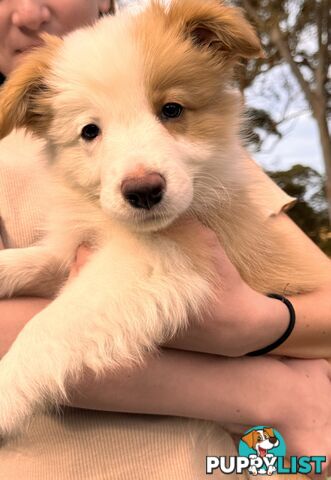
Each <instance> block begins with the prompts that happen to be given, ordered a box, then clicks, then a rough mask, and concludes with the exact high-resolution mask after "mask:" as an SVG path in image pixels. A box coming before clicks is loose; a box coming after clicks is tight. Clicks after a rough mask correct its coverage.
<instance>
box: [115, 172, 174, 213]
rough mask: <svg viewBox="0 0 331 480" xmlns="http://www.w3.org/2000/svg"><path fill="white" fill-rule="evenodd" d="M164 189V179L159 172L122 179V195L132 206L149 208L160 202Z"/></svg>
mask: <svg viewBox="0 0 331 480" xmlns="http://www.w3.org/2000/svg"><path fill="white" fill-rule="evenodd" d="M165 190H166V181H165V179H164V177H162V175H160V174H159V173H149V174H147V175H144V176H142V177H134V178H128V179H126V180H123V182H122V185H121V192H122V195H123V197H124V199H125V201H127V202H128V203H129V204H130V205H131V206H132V207H134V208H143V209H145V210H150V209H151V208H153V207H154V206H155V205H157V204H158V203H160V202H161V200H162V198H163V195H164V192H165Z"/></svg>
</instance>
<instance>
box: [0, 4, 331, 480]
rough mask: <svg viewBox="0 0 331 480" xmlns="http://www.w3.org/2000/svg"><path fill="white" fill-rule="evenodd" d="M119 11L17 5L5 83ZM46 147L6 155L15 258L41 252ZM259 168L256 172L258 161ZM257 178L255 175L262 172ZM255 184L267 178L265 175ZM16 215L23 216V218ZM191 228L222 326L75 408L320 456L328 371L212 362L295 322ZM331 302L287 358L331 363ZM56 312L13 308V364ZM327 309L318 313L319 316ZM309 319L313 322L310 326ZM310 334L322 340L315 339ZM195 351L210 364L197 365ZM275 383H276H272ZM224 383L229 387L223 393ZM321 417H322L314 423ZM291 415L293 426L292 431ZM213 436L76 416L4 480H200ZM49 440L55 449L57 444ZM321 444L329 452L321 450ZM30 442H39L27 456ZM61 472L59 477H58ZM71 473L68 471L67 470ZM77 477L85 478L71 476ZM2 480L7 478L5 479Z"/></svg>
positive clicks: (26, 304)
mask: <svg viewBox="0 0 331 480" xmlns="http://www.w3.org/2000/svg"><path fill="white" fill-rule="evenodd" d="M78 7H84V8H81V10H80V14H82V12H83V13H84V15H74V12H76V10H77V8H78ZM110 7H111V5H110V4H109V2H107V1H95V2H88V4H87V2H83V1H82V0H71V1H69V0H66V1H62V5H59V2H58V1H57V2H55V0H53V1H51V0H49V1H32V0H30V1H20V0H16V1H15V0H14V1H12V0H11V1H10V2H9V1H6V0H5V1H4V2H3V3H2V4H1V6H0V32H2V33H1V34H0V46H1V47H2V48H1V55H0V70H1V71H2V73H3V74H4V75H8V74H10V72H11V71H12V70H13V68H14V67H15V66H16V64H17V62H19V61H20V60H21V58H22V56H24V54H25V52H26V51H28V50H29V48H30V47H31V46H33V45H34V44H35V43H34V42H36V44H37V43H38V42H39V34H40V33H41V32H43V31H47V32H48V33H52V34H56V35H62V34H64V33H66V32H68V31H70V30H72V29H74V28H76V27H79V26H81V25H84V24H86V23H91V22H93V21H94V20H95V19H96V18H97V16H98V14H99V12H101V13H105V12H106V11H107V10H108V8H110ZM1 21H3V26H4V27H3V28H2V27H1V25H2V24H1ZM23 40H24V42H23ZM27 40H29V42H27ZM32 40H33V42H32ZM41 147H42V145H40V144H39V143H38V142H37V141H36V140H33V139H32V138H30V137H28V136H24V135H21V134H20V133H19V132H18V133H16V134H15V136H13V137H11V138H7V139H5V140H4V141H3V143H2V145H1V146H0V162H1V163H0V169H1V170H0V172H1V180H2V185H1V192H2V196H3V198H1V202H0V212H1V217H2V236H3V241H4V246H5V247H19V246H23V245H27V244H30V243H32V242H33V241H34V240H35V233H36V232H35V230H34V227H36V226H37V225H38V223H39V222H40V221H41V219H40V218H38V214H40V213H42V212H41V210H42V208H41V205H40V203H38V201H39V202H40V198H41V197H39V195H38V189H39V188H40V189H41V188H42V184H43V172H42V170H43V165H42V152H41ZM1 150H2V153H1ZM15 159H16V160H15ZM15 161H16V165H15ZM247 161H248V162H249V160H248V159H247ZM251 168H252V169H253V170H254V167H253V166H251ZM254 175H261V173H260V171H259V170H258V169H256V170H254ZM264 182H265V187H264V195H265V198H266V202H267V204H268V206H269V207H270V211H271V212H273V213H276V212H278V211H279V210H280V207H281V206H282V205H283V204H284V203H286V202H287V201H288V200H287V199H286V198H285V197H283V196H282V194H281V193H280V192H279V191H278V190H277V188H276V187H274V186H273V184H272V183H271V182H270V183H269V180H268V179H267V178H265V179H264ZM22 187H24V188H22ZM270 191H271V192H272V193H271V192H270ZM18 193H20V195H18ZM13 204H14V205H15V204H16V205H15V209H13ZM269 214H270V212H269ZM20 216H21V222H19V220H20ZM269 221H274V222H276V223H277V225H278V227H277V228H282V229H284V235H288V234H289V233H292V232H293V233H294V234H295V235H297V236H298V238H299V239H300V241H301V245H302V248H309V250H310V251H311V254H312V255H313V256H315V258H316V261H317V262H325V261H327V260H326V259H325V258H324V257H323V255H322V254H321V253H320V252H319V251H318V250H317V249H316V248H315V247H314V246H313V245H312V244H311V243H310V242H309V241H308V239H306V238H305V237H304V236H303V235H302V234H301V233H300V232H299V231H298V230H296V227H294V226H293V225H292V224H291V222H290V221H289V220H288V219H287V217H286V216H285V215H284V214H283V213H279V214H278V215H276V216H274V217H273V218H272V219H270V220H269ZM187 228H189V229H190V231H192V232H194V234H195V238H196V241H197V242H201V244H206V243H207V244H208V245H209V246H210V255H211V257H212V258H215V268H216V270H217V273H218V275H219V279H220V282H219V283H220V285H225V288H222V289H221V288H220V296H219V302H217V304H215V305H214V309H213V311H212V314H209V315H208V316H207V312H206V319H205V322H204V324H203V325H201V324H197V323H196V322H194V319H192V326H191V328H190V329H189V331H188V332H186V333H185V334H183V335H182V336H181V338H177V339H175V340H174V341H173V342H172V344H171V347H173V348H172V349H169V348H168V349H164V350H163V352H162V355H160V356H159V357H157V358H149V359H147V360H146V364H145V365H144V367H142V368H138V369H132V370H130V371H125V372H119V374H117V375H114V374H112V375H108V376H106V377H105V378H103V379H99V380H98V381H97V380H96V379H94V378H89V376H88V375H87V374H86V376H85V378H83V379H82V380H81V382H80V384H79V385H78V386H73V389H72V392H71V401H72V405H73V406H78V407H81V408H85V409H92V410H94V409H95V410H105V411H107V410H111V411H125V412H137V413H138V412H139V413H154V414H157V413H158V414H164V415H169V414H171V415H180V416H186V417H193V418H205V419H209V420H214V421H218V422H220V423H222V424H228V425H229V428H230V427H232V428H234V426H236V429H239V430H240V429H242V430H241V431H244V428H245V427H246V426H247V425H251V424H253V425H255V424H261V423H265V422H267V421H268V423H269V422H270V421H271V420H274V421H275V422H277V423H278V424H279V426H281V427H282V432H283V433H284V435H285V436H286V437H288V438H289V439H290V440H288V446H289V447H291V449H292V452H293V453H295V454H303V453H304V449H309V446H311V448H313V445H315V443H313V442H315V441H316V438H315V437H314V435H315V436H316V435H318V432H317V430H316V431H314V429H313V428H312V423H313V421H315V422H317V425H318V426H321V425H323V428H326V427H328V426H329V425H330V415H329V412H328V401H327V400H328V398H329V395H330V382H329V375H330V371H329V366H328V364H327V362H326V361H323V360H315V361H298V360H277V359H274V358H258V359H250V358H238V359H237V358H236V359H230V358H229V359H224V358H221V357H219V356H217V355H208V353H213V354H218V355H227V356H229V357H233V356H241V355H244V354H246V353H248V352H249V351H252V350H258V349H260V348H262V347H264V346H266V345H269V344H272V343H273V342H274V341H275V339H277V338H279V337H280V336H281V335H282V333H283V332H284V331H285V330H286V328H287V324H288V311H287V309H286V308H285V307H284V305H283V304H282V303H281V302H278V301H277V300H274V299H270V298H266V297H264V296H263V295H260V294H258V293H257V292H254V291H253V290H252V289H250V288H249V286H248V285H246V284H245V282H243V280H242V279H241V278H240V276H239V274H238V273H237V271H236V270H235V268H234V267H233V266H232V265H231V263H230V262H229V260H228V259H227V257H226V255H225V253H224V252H223V250H222V249H221V247H220V246H219V244H218V242H217V240H216V237H215V235H214V234H213V232H211V231H209V230H207V229H206V228H204V227H202V226H201V225H200V224H197V223H192V224H188V225H187ZM75 268H77V265H76V267H75ZM73 270H74V269H73ZM78 274H79V273H78ZM329 291H330V286H328V285H326V286H325V287H323V288H321V289H320V290H319V291H318V292H313V293H312V294H309V295H305V296H302V297H298V298H293V299H292V301H293V303H294V305H295V308H296V310H297V317H298V318H297V327H296V329H295V331H294V332H293V335H292V336H291V337H290V339H289V340H288V341H287V342H286V343H285V344H284V345H283V346H282V347H281V348H280V349H278V350H277V353H281V354H286V355H293V356H305V355H306V356H307V357H316V358H318V357H324V356H329V355H330V352H329V346H328V343H329V342H328V341H327V339H328V338H329V336H328V335H329V333H330V332H329V327H328V326H327V322H328V320H329V311H330V309H329V306H330V300H329V297H330V296H329ZM48 301H49V300H42V299H16V300H5V301H2V302H1V305H0V308H1V311H2V315H1V323H2V325H0V328H1V330H4V331H5V332H6V337H5V338H4V339H3V340H2V341H1V344H0V348H1V355H3V354H4V353H5V352H6V350H7V349H8V348H9V346H10V344H11V342H12V341H13V340H14V338H15V336H16V334H17V333H18V332H19V330H20V329H21V328H22V327H23V326H24V324H25V323H26V322H27V321H28V320H29V319H30V318H31V316H33V314H35V313H37V312H38V311H39V310H40V309H42V308H43V307H44V306H45V305H46V304H47V302H48ZM316 301H317V302H318V303H317V304H318V305H319V309H318V310H316V307H315V305H316ZM238 305H240V309H238ZM243 311H244V312H245V318H244V319H243V317H242V312H243ZM308 316H309V317H308ZM307 317H308V318H310V320H309V322H307V320H306V318H307ZM266 319H267V320H268V322H269V324H268V326H269V328H268V329H265V328H263V327H264V322H265V321H266ZM314 319H316V322H315V324H313V320H314ZM323 322H325V324H326V326H324V325H323ZM306 325H308V326H309V328H310V330H309V334H307V329H308V327H306ZM323 332H325V334H323ZM325 337H326V339H325ZM322 339H325V340H324V341H322ZM192 351H196V352H202V353H191V352H192ZM252 370H254V380H255V381H257V380H258V383H261V384H263V385H264V390H265V392H270V393H272V401H273V402H274V403H271V399H270V398H267V400H265V401H264V402H263V398H260V397H257V396H256V392H254V391H252V392H251V394H250V395H251V396H247V397H246V399H245V402H243V401H242V395H241V389H243V388H244V389H245V391H246V392H249V391H250V388H249V387H250V374H249V373H250V372H251V371H252ZM266 372H267V375H266ZM269 378H271V379H272V381H270V382H269V383H268V379H269ZM215 379H216V380H217V383H218V385H219V387H218V388H216V390H215ZM293 384H295V385H298V388H297V391H296V393H297V397H294V395H293V393H291V391H290V389H289V386H291V385H293ZM225 385H226V388H224V386H225ZM316 391H319V393H320V396H319V397H318V398H317V397H316V396H315V392H316ZM274 392H276V394H275V393H274ZM311 392H313V395H311ZM229 397H231V402H229ZM284 399H286V401H284ZM295 400H297V401H300V402H301V409H300V412H298V411H297V410H298V409H297V408H296V401H295ZM247 403H248V405H249V406H248V407H247ZM257 404H258V405H259V408H258V409H257V408H256V405H257ZM312 406H313V407H314V408H313V412H314V415H311V413H312V412H311V407H312ZM270 407H271V408H270ZM269 408H270V411H271V412H272V411H275V410H278V413H277V417H273V418H270V416H269V417H266V416H265V415H266V413H268V410H269ZM289 412H290V413H291V418H292V420H291V425H287V418H288V417H287V415H289ZM316 412H317V413H316ZM263 415H264V416H263ZM38 422H39V423H38ZM43 422H44V423H43ZM45 422H46V423H45ZM46 425H48V428H50V430H51V431H52V432H54V435H49V434H48V435H46V437H45V435H44V434H43V432H44V431H45V428H47V427H46ZM204 426H205V424H204V423H200V422H192V421H185V420H180V419H167V418H166V419H163V418H162V419H159V418H157V419H153V420H151V419H150V418H145V417H132V416H116V415H114V414H106V413H99V414H98V413H96V412H92V411H88V412H86V411H82V410H73V409H66V410H65V411H64V416H63V417H61V419H58V417H56V416H48V417H42V418H41V419H36V421H35V423H34V424H33V426H32V429H31V436H30V437H28V438H27V437H25V438H22V439H18V440H17V443H15V442H16V441H14V443H9V444H8V445H6V446H4V447H3V449H2V450H0V460H1V461H0V474H2V477H3V478H20V477H21V476H22V475H20V472H23V468H24V472H25V475H24V476H25V477H26V476H27V475H26V472H27V471H28V476H30V478H47V476H48V478H75V477H74V475H75V476H76V478H123V476H125V473H126V476H131V475H132V473H131V474H130V472H132V471H135V476H136V477H137V475H140V477H138V478H146V477H147V478H148V477H149V476H152V477H153V478H169V477H174V478H190V477H189V476H188V471H189V474H190V475H191V477H192V478H200V477H199V475H200V476H201V475H202V471H201V470H196V471H193V470H192V469H193V468H194V462H192V461H191V462H190V460H191V457H190V455H191V454H192V451H193V447H192V445H190V444H189V443H188V442H187V438H185V437H188V436H190V438H195V439H196V442H198V440H199V438H200V441H201V437H202V436H203V432H204ZM61 427H65V428H61ZM291 428H292V430H291ZM316 428H317V427H315V429H316ZM75 430H79V431H80V440H81V442H87V443H86V444H85V447H82V446H81V445H79V444H78V443H77V441H76V439H75V437H74V436H73V432H74V431H75ZM293 430H295V433H296V435H297V434H298V432H300V435H298V438H294V433H293ZM285 431H286V432H285ZM286 433H287V435H286ZM100 435H101V437H102V438H101V440H100ZM50 437H51V438H50ZM87 437H88V438H87ZM214 437H215V438H214V443H213V442H211V443H209V447H212V448H213V449H215V448H217V449H218V450H219V451H220V454H224V452H225V450H226V449H228V450H227V453H228V452H229V449H230V450H231V448H232V447H233V444H231V441H230V439H229V438H228V437H226V434H225V433H224V432H223V431H221V430H219V429H217V427H215V429H214ZM155 438H156V442H155V440H154V439H155ZM45 439H47V440H48V439H49V440H50V441H49V442H48V441H47V442H45ZM220 440H221V441H220ZM318 440H320V441H321V439H320V438H318ZM327 441H328V440H327V439H326V440H325V444H324V445H323V448H324V449H325V451H326V453H329V451H330V445H329V444H328V443H327ZM22 442H23V443H22ZM24 442H27V443H25V446H24ZM29 442H30V443H29ZM169 442H170V443H171V444H173V445H174V444H177V447H178V446H181V449H182V453H181V454H178V452H176V451H174V450H173V449H171V448H169ZM215 442H216V443H215ZM198 443H199V442H198ZM198 443H197V444H198ZM41 445H43V447H44V450H43V460H42V465H41V467H39V471H38V467H37V465H36V461H35V460H36V458H33V457H34V456H33V455H32V456H31V455H27V456H28V457H29V459H30V460H31V462H30V465H29V467H27V464H26V463H24V467H23V466H20V465H19V463H20V462H16V461H15V455H16V454H15V452H17V449H27V451H29V449H30V451H33V450H34V449H37V448H38V449H39V450H40V448H41ZM166 445H167V448H168V450H167V451H165V450H166V449H165V446H166ZM201 445H202V443H201V442H200V444H199V450H201V449H207V447H208V445H206V444H204V446H203V447H202V446H201ZM115 446H117V447H118V449H117V451H114V450H116V447H115ZM151 447H153V448H152V451H153V453H154V456H155V458H158V462H159V465H158V468H157V471H154V469H155V468H156V467H155V466H154V465H153V459H152V458H150V457H149V456H148V449H151ZM190 447H191V448H190ZM108 450H110V451H111V452H112V458H108V457H107V451H108ZM125 451H129V452H130V459H129V460H127V459H125V457H124V455H123V452H125ZM146 452H147V453H146ZM183 452H184V454H183ZM306 453H309V451H306ZM92 454H93V461H91V462H89V461H88V458H87V457H88V455H92ZM73 455H75V456H77V457H79V458H78V459H77V461H74V460H73V458H72V456H73ZM135 455H136V456H135ZM1 456H2V458H1ZM86 458H87V460H86ZM59 459H61V462H62V463H61V464H60V463H57V464H56V465H55V462H54V460H55V461H58V460H59ZM202 461H203V458H202ZM52 462H53V465H54V470H53V471H51V468H50V465H51V464H52ZM21 463H22V462H21ZM127 463H129V465H127ZM63 464H65V468H63V467H62V465H63ZM68 466H69V468H72V469H73V470H72V471H70V474H68ZM20 468H21V470H19V469H20ZM27 468H29V470H27ZM1 469H4V470H3V472H2V471H1ZM45 472H47V473H46V474H45ZM105 472H109V473H105ZM110 472H111V473H110ZM66 475H68V477H66ZM105 475H106V476H105ZM107 475H109V476H108V477H107ZM28 476H27V477H28Z"/></svg>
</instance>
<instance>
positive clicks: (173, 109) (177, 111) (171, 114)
mask: <svg viewBox="0 0 331 480" xmlns="http://www.w3.org/2000/svg"><path fill="white" fill-rule="evenodd" d="M183 110H184V107H183V106H182V105H180V104H179V103H166V104H165V105H163V107H162V111H161V117H162V118H163V119H165V120H168V119H172V118H178V117H180V116H181V114H182V112H183Z"/></svg>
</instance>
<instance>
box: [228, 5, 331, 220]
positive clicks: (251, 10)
mask: <svg viewBox="0 0 331 480" xmlns="http://www.w3.org/2000/svg"><path fill="white" fill-rule="evenodd" d="M232 3H235V4H236V5H238V6H241V7H242V8H243V9H244V10H245V11H246V12H247V15H248V17H249V18H250V20H251V21H252V22H253V23H254V24H255V26H256V28H257V30H258V32H259V34H260V37H261V40H262V44H263V47H264V49H265V51H266V54H267V55H266V59H264V60H258V61H256V62H249V63H248V64H247V65H246V67H247V68H245V74H242V75H241V76H240V85H241V88H242V89H245V88H246V87H247V86H249V85H250V84H251V83H252V82H253V80H254V79H255V78H256V76H257V75H259V74H261V73H263V72H265V71H267V70H270V69H271V68H273V67H275V66H276V65H279V64H281V63H286V64H287V65H288V66H289V68H290V70H291V72H292V74H293V76H294V78H295V79H296V80H297V82H298V84H299V86H300V88H301V90H302V92H303V94H304V96H305V99H306V102H307V104H308V105H309V107H310V110H311V112H312V115H313V117H314V118H315V120H316V122H317V125H318V130H319V137H320V142H321V146H322V152H323V159H324V164H325V171H326V177H325V181H326V192H327V198H328V212H329V213H328V215H329V220H330V224H331V141H330V127H329V124H328V120H329V119H330V116H331V79H330V78H329V77H328V69H329V65H330V58H331V50H330V49H328V46H329V45H330V41H331V6H330V3H329V0H234V1H233V2H232ZM307 35H310V39H313V41H312V40H310V39H309V40H308V39H307Z"/></svg>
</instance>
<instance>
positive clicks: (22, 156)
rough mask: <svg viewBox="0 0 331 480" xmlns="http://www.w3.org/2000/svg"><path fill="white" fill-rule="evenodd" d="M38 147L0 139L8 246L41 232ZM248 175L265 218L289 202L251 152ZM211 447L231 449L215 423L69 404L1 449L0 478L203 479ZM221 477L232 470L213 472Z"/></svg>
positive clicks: (0, 210) (0, 206)
mask: <svg viewBox="0 0 331 480" xmlns="http://www.w3.org/2000/svg"><path fill="white" fill-rule="evenodd" d="M41 147H42V143H41V142H39V141H36V140H35V139H32V138H31V137H30V136H28V135H25V134H24V133H23V131H18V132H15V133H13V134H11V135H9V136H8V137H7V138H6V139H4V140H2V141H1V142H0V220H1V224H0V228H1V230H0V232H1V237H2V241H3V244H4V246H5V248H9V247H11V248H13V247H15V248H19V247H24V246H28V245H30V244H32V243H33V242H34V241H35V240H36V239H37V238H38V237H39V235H40V232H39V230H38V227H39V225H41V223H42V219H43V217H44V215H45V213H46V211H47V207H48V204H47V192H46V191H45V190H46V189H45V186H46V184H47V173H46V170H45V168H44V158H43V155H42V153H41ZM246 174H247V175H251V176H252V181H254V184H255V185H256V189H255V193H254V195H255V196H256V197H260V200H261V199H262V200H263V203H264V205H265V207H264V208H265V215H266V217H269V216H271V215H275V214H277V213H278V212H279V211H280V210H281V209H282V208H283V207H284V206H286V205H289V204H290V203H291V202H292V201H293V199H291V198H290V197H288V196H287V195H285V194H284V193H283V192H282V191H281V190H280V189H279V188H278V187H277V186H276V185H275V184H274V183H273V182H272V181H271V180H270V179H269V178H268V177H267V176H266V175H265V174H264V173H263V172H262V171H261V170H260V169H259V168H258V167H257V166H256V165H255V164H254V163H253V162H252V161H251V160H250V159H249V158H247V172H246ZM188 401H189V399H188ZM220 408H222V406H221V405H220ZM209 427H210V424H209ZM207 432H208V433H207ZM208 453H209V454H210V455H216V456H220V455H235V453H236V446H235V443H234V442H233V440H232V439H231V437H230V436H229V435H228V434H227V433H226V432H225V431H224V430H223V429H222V428H221V427H220V426H218V425H216V424H214V425H212V428H206V423H205V422H202V421H198V420H190V419H182V418H175V417H160V416H149V415H129V414H115V413H108V412H97V411H87V410H79V409H74V408H66V409H64V411H63V413H62V414H61V415H55V414H51V415H47V416H46V415H43V416H39V417H37V418H35V419H34V420H33V421H32V424H31V426H30V428H29V430H28V432H27V433H26V434H25V435H24V436H22V437H20V438H17V439H14V440H11V441H9V442H8V443H6V444H5V445H3V446H2V447H1V448H0V480H92V479H93V480H110V479H111V480H127V479H132V480H133V479H134V480H200V479H201V480H202V479H206V478H207V477H206V474H205V456H206V455H207V454H208ZM223 477H224V478H226V479H231V478H236V477H237V476H236V475H221V474H220V473H215V474H214V475H213V478H215V479H216V478H223ZM240 478H243V476H240Z"/></svg>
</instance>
